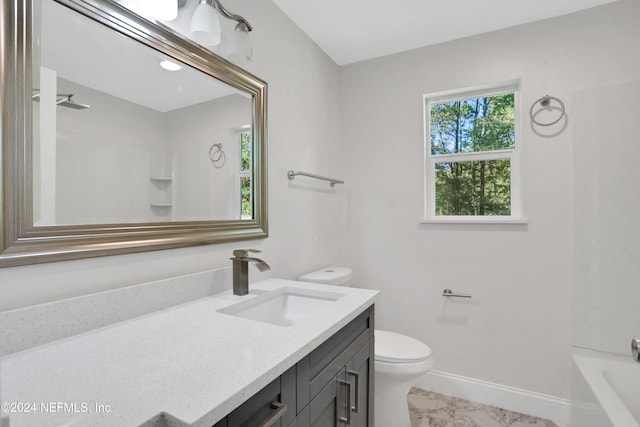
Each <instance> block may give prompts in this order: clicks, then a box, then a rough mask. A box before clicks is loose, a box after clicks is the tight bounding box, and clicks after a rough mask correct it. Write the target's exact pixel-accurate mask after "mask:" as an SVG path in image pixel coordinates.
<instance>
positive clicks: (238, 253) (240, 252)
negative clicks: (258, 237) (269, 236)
mask: <svg viewBox="0 0 640 427" xmlns="http://www.w3.org/2000/svg"><path fill="white" fill-rule="evenodd" d="M249 252H251V253H260V252H262V251H259V250H258V249H236V250H234V251H233V256H234V257H236V258H244V257H248V256H249Z"/></svg>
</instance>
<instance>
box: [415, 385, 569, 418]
mask: <svg viewBox="0 0 640 427" xmlns="http://www.w3.org/2000/svg"><path fill="white" fill-rule="evenodd" d="M407 401H408V403H409V414H410V417H411V427H558V426H557V425H556V424H555V423H554V422H552V421H549V420H543V419H540V418H536V417H532V416H530V415H525V414H520V413H517V412H511V411H507V410H506V409H501V408H496V407H494V406H487V405H481V404H479V403H474V402H470V401H468V400H464V399H458V398H456V397H451V396H445V395H444V394H439V393H435V392H432V391H427V390H422V389H419V388H416V387H413V388H412V389H411V391H409V394H408V395H407Z"/></svg>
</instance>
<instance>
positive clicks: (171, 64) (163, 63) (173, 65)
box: [160, 59, 182, 71]
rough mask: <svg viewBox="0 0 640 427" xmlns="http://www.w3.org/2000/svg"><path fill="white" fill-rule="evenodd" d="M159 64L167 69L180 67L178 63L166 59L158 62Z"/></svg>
mask: <svg viewBox="0 0 640 427" xmlns="http://www.w3.org/2000/svg"><path fill="white" fill-rule="evenodd" d="M160 66H161V67H162V68H164V69H165V70H167V71H178V70H179V69H181V68H182V67H181V66H180V65H178V64H176V63H175V62H173V61H167V60H166V59H165V60H164V61H161V62H160Z"/></svg>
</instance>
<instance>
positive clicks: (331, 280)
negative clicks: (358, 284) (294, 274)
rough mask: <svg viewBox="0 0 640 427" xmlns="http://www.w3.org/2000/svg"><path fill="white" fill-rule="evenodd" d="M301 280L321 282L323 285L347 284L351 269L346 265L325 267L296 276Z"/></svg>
mask: <svg viewBox="0 0 640 427" xmlns="http://www.w3.org/2000/svg"><path fill="white" fill-rule="evenodd" d="M298 280H300V281H301V282H311V283H322V284H324V285H334V286H349V281H350V280H351V269H350V268H346V267H325V268H321V269H320V270H316V271H312V272H311V273H307V274H303V275H302V276H300V277H298Z"/></svg>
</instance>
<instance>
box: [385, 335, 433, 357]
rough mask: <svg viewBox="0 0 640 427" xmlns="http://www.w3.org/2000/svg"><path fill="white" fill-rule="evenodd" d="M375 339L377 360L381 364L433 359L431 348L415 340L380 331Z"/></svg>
mask: <svg viewBox="0 0 640 427" xmlns="http://www.w3.org/2000/svg"><path fill="white" fill-rule="evenodd" d="M375 337H376V339H375V347H376V349H375V358H376V360H378V361H380V362H389V363H411V362H422V361H424V360H427V359H429V358H430V357H431V349H430V348H429V346H427V345H426V344H425V343H423V342H422V341H418V340H417V339H415V338H411V337H408V336H406V335H402V334H398V333H395V332H390V331H383V330H379V329H376V331H375Z"/></svg>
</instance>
